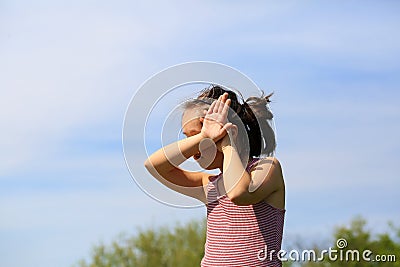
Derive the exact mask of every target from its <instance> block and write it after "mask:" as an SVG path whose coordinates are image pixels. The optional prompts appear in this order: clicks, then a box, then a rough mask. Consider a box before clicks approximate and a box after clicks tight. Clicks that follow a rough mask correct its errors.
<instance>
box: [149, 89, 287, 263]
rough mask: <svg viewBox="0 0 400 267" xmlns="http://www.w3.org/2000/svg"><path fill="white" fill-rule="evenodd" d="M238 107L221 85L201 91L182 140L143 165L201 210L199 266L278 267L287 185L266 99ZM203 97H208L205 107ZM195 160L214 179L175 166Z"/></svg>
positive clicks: (186, 116)
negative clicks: (217, 171)
mask: <svg viewBox="0 0 400 267" xmlns="http://www.w3.org/2000/svg"><path fill="white" fill-rule="evenodd" d="M270 96H271V95H268V96H266V97H250V98H248V99H247V100H246V101H243V99H242V101H241V102H242V103H240V102H239V100H238V96H237V94H236V93H234V92H233V91H230V90H226V89H224V88H222V87H220V86H211V87H210V88H207V89H205V90H204V91H203V92H202V93H201V94H200V95H199V96H198V97H197V98H196V99H194V100H191V101H189V102H187V103H185V105H184V112H183V116H182V129H183V133H184V134H185V135H186V136H187V138H185V139H183V140H180V141H178V142H175V143H173V144H170V145H167V146H165V147H163V148H162V149H160V150H158V151H157V152H155V153H154V154H152V155H151V156H150V157H149V158H148V159H147V160H146V162H145V166H146V168H147V169H148V170H149V172H150V173H151V174H152V175H153V176H154V177H156V178H157V179H158V180H159V181H160V182H162V183H163V184H165V185H166V186H168V187H169V188H172V189H173V190H176V191H178V192H181V193H183V194H186V195H188V196H191V197H195V198H197V199H199V200H201V201H202V202H204V203H205V204H206V206H207V239H206V244H205V255H204V257H203V259H202V261H201V266H281V265H282V264H281V261H280V260H279V259H278V257H277V252H278V251H279V250H280V249H281V241H282V233H283V224H284V214H285V185H284V180H283V175H282V170H281V166H280V163H279V161H278V160H277V159H276V158H275V157H273V156H272V155H273V151H274V149H275V135H274V132H273V130H272V128H271V127H270V124H269V123H268V121H269V120H271V119H272V113H271V112H270V110H269V109H268V106H267V105H268V102H269V97H270ZM209 99H211V100H213V102H212V103H211V104H210V102H209V101H208V100H209ZM190 157H193V158H194V159H195V160H196V161H197V163H198V164H199V165H200V166H201V167H203V168H204V169H208V170H212V169H220V172H221V173H220V174H219V175H216V176H214V175H210V174H208V173H205V172H191V171H185V170H183V169H181V168H179V165H180V164H181V163H183V162H184V161H185V160H187V159H188V158H190Z"/></svg>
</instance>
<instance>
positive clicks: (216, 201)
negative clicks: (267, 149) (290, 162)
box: [201, 158, 285, 267]
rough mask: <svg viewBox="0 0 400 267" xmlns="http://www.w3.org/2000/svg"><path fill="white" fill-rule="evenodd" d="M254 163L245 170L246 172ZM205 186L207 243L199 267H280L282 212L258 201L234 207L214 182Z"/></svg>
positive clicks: (214, 177) (218, 177) (214, 178)
mask: <svg viewBox="0 0 400 267" xmlns="http://www.w3.org/2000/svg"><path fill="white" fill-rule="evenodd" d="M257 160H258V159H257V158H256V159H253V160H252V161H251V162H250V163H249V164H248V166H247V168H246V170H247V171H249V170H250V169H251V167H252V166H253V165H254V164H255V163H256V161H257ZM221 177H222V174H219V175H218V176H213V177H211V178H210V182H209V183H208V185H207V199H208V205H207V239H206V244H205V254H204V257H203V259H202V261H201V266H202V267H208V266H219V267H222V266H224V267H229V266H240V267H244V266H252V267H254V266H268V267H272V266H273V267H276V266H278V267H280V266H282V263H281V261H279V259H278V258H277V253H278V251H279V250H280V249H281V242H282V234H283V224H284V216H285V210H282V209H278V208H275V207H273V206H271V205H269V204H268V203H266V202H264V201H261V202H259V203H257V204H253V205H249V206H237V205H236V204H234V203H233V202H232V201H231V200H230V199H229V198H228V197H227V196H226V195H219V194H218V185H217V182H218V180H219V179H220V178H221Z"/></svg>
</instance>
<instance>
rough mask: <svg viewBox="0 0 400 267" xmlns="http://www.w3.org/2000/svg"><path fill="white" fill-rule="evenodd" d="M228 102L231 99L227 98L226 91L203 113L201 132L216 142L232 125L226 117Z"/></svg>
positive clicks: (229, 102)
mask: <svg viewBox="0 0 400 267" xmlns="http://www.w3.org/2000/svg"><path fill="white" fill-rule="evenodd" d="M230 104H231V100H230V99H228V93H225V94H223V95H221V96H220V97H219V98H218V100H215V101H214V102H213V103H212V104H211V106H210V108H209V109H208V111H207V112H206V114H205V117H204V119H203V127H202V128H201V134H202V135H203V136H204V137H205V138H210V139H212V140H213V141H214V142H218V141H219V140H221V138H223V137H224V136H225V135H226V133H227V131H228V130H229V129H230V128H231V127H232V125H233V124H232V123H230V122H228V119H227V117H228V111H229V105H230Z"/></svg>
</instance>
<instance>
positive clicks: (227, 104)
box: [221, 99, 231, 115]
mask: <svg viewBox="0 0 400 267" xmlns="http://www.w3.org/2000/svg"><path fill="white" fill-rule="evenodd" d="M230 105H231V100H230V99H228V100H226V102H225V105H224V106H223V108H222V111H221V114H223V115H226V114H228V110H229V106H230Z"/></svg>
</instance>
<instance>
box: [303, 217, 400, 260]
mask: <svg viewBox="0 0 400 267" xmlns="http://www.w3.org/2000/svg"><path fill="white" fill-rule="evenodd" d="M366 226H367V223H366V221H365V220H364V219H363V218H361V217H357V218H355V219H353V221H352V222H351V223H350V225H349V226H341V227H338V228H336V229H335V231H334V235H333V236H334V242H333V244H332V245H331V247H332V248H333V249H335V250H338V252H337V253H336V255H337V256H338V259H337V260H331V259H330V258H329V257H328V256H327V255H326V256H325V257H324V260H323V261H322V262H307V263H303V264H302V267H315V266H322V267H339V266H340V267H341V266H346V267H375V266H377V267H378V266H379V267H400V228H396V227H395V226H394V225H393V224H392V223H389V229H388V231H387V232H385V233H380V234H373V233H371V231H370V230H368V229H367V228H366ZM338 240H342V241H343V242H341V243H338ZM344 240H345V242H344ZM338 245H339V247H338ZM322 249H327V248H316V250H317V255H320V252H321V251H322ZM340 250H342V252H343V254H342V255H343V257H342V259H343V260H340ZM366 250H369V251H371V255H368V254H369V253H368V254H367V256H368V257H369V258H370V259H371V261H366V260H363V257H362V253H363V252H364V251H366ZM354 251H358V255H359V261H358V260H357V259H358V257H357V254H356V253H355V252H354ZM354 253H355V254H354ZM346 255H348V256H347V258H348V259H347V260H346ZM377 256H378V257H380V259H385V261H377V258H376V257H377Z"/></svg>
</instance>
